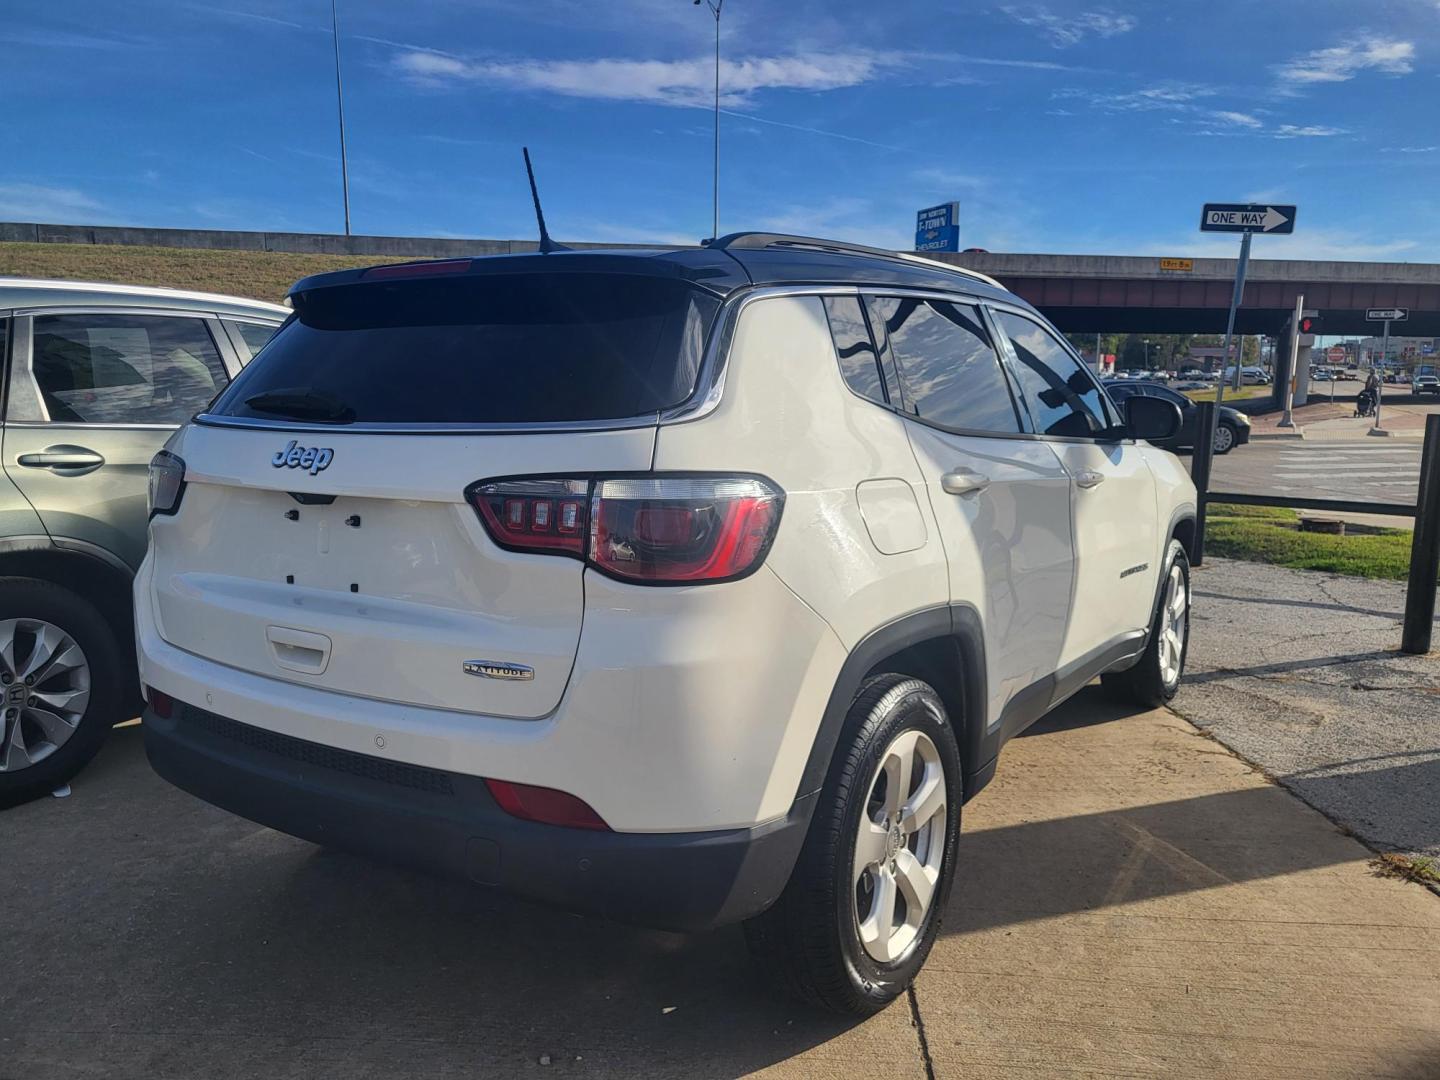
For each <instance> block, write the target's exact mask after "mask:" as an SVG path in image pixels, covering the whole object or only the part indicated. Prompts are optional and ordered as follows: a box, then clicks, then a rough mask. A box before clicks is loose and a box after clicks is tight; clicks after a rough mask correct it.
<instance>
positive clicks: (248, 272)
mask: <svg viewBox="0 0 1440 1080" xmlns="http://www.w3.org/2000/svg"><path fill="white" fill-rule="evenodd" d="M396 261H399V260H397V259H393V258H385V257H383V256H379V255H294V254H290V253H289V252H283V251H211V250H204V249H199V248H164V247H129V246H125V245H120V244H5V243H0V275H12V276H19V277H39V278H62V279H64V280H67V281H114V282H119V283H121V284H124V285H163V286H166V287H167V288H171V289H198V290H200V291H202V292H218V293H229V294H231V295H233V296H246V297H250V298H251V299H254V300H268V301H270V302H272V303H277V302H279V301H280V300H281V299H283V298H284V296H285V294H286V292H288V291H289V289H290V285H291V283H292V282H294V281H295V280H297V279H298V278H302V277H304V276H305V275H307V274H319V273H323V272H324V271H326V270H344V269H345V268H347V267H351V266H373V265H374V264H375V263H382V262H396Z"/></svg>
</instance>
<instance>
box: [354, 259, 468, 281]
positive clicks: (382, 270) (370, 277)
mask: <svg viewBox="0 0 1440 1080" xmlns="http://www.w3.org/2000/svg"><path fill="white" fill-rule="evenodd" d="M470 266H471V262H470V260H469V259H434V260H431V261H430V262H413V263H396V264H395V265H394V266H372V267H371V268H370V269H369V270H366V271H364V272H363V273H361V275H360V280H361V281H381V280H384V279H386V278H408V277H431V276H432V275H435V274H463V273H465V271H467V270H469V269H470Z"/></svg>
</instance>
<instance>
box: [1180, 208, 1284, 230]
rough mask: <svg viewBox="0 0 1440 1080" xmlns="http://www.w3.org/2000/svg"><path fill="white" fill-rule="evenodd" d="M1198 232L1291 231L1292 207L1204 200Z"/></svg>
mask: <svg viewBox="0 0 1440 1080" xmlns="http://www.w3.org/2000/svg"><path fill="white" fill-rule="evenodd" d="M1200 231H1201V232H1233V233H1273V234H1276V235H1279V234H1280V233H1293V232H1294V231H1295V207H1293V206H1262V205H1257V204H1255V203H1206V204H1205V209H1204V210H1203V211H1202V212H1201V214H1200Z"/></svg>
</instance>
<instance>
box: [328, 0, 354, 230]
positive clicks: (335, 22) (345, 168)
mask: <svg viewBox="0 0 1440 1080" xmlns="http://www.w3.org/2000/svg"><path fill="white" fill-rule="evenodd" d="M335 4H336V0H330V32H331V34H332V35H333V36H334V38H335V107H336V109H337V111H338V112H339V116H340V191H341V195H342V197H343V198H344V200H345V235H346V236H349V235H350V163H349V161H348V160H347V158H346V154H345V91H344V89H343V88H342V87H341V85H340V14H339V12H338V11H336V9H335Z"/></svg>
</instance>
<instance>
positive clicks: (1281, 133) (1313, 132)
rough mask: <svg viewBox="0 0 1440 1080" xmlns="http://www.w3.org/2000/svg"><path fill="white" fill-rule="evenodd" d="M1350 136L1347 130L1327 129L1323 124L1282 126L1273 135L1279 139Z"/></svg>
mask: <svg viewBox="0 0 1440 1080" xmlns="http://www.w3.org/2000/svg"><path fill="white" fill-rule="evenodd" d="M1348 134H1350V132H1349V131H1347V130H1346V129H1345V128H1338V127H1326V126H1324V125H1323V124H1306V125H1305V126H1303V127H1297V126H1296V125H1295V124H1281V125H1280V126H1279V127H1278V128H1276V129H1275V131H1274V132H1273V135H1274V137H1275V138H1277V139H1328V138H1331V137H1332V136H1335V135H1348Z"/></svg>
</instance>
